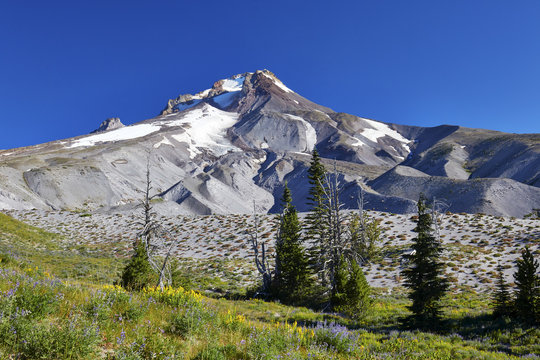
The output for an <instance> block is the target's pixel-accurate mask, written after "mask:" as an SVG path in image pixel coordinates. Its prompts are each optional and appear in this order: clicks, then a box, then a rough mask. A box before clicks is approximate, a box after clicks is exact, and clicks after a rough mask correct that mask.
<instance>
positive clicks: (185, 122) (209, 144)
mask: <svg viewBox="0 0 540 360" xmlns="http://www.w3.org/2000/svg"><path fill="white" fill-rule="evenodd" d="M237 121H238V114H236V113H232V112H227V111H223V110H220V109H217V108H215V107H213V106H211V105H208V104H204V105H203V107H202V108H200V109H193V110H191V111H189V112H187V113H185V114H183V116H182V117H181V118H179V119H175V120H165V121H156V122H154V123H152V124H136V125H130V126H126V127H123V128H120V129H116V130H112V131H107V132H105V133H102V134H97V135H90V136H86V137H84V138H82V139H78V140H75V141H74V142H73V143H72V144H71V145H69V146H68V148H74V147H80V146H94V145H96V144H99V143H104V142H115V141H123V140H130V139H136V138H140V137H143V136H146V135H149V134H152V133H155V132H157V131H160V130H167V128H170V127H182V128H183V130H184V131H183V132H181V133H178V134H174V135H171V138H172V139H174V140H176V141H178V142H181V143H186V144H187V148H188V151H189V152H190V157H191V158H194V157H195V156H196V155H198V154H200V153H201V151H200V150H199V149H198V148H199V147H204V148H208V149H209V150H210V151H211V152H212V153H214V155H217V156H219V155H223V154H225V153H227V152H228V151H237V150H239V149H238V148H237V147H236V146H234V145H232V144H231V142H230V141H229V140H228V139H227V138H226V137H225V135H226V132H227V129H228V128H230V127H231V126H233V125H234V124H235V123H236V122H237ZM161 145H171V146H174V145H173V143H171V141H170V139H169V138H167V137H165V136H164V137H163V138H162V140H161V141H159V142H157V143H155V144H154V148H159V147H160V146H161Z"/></svg>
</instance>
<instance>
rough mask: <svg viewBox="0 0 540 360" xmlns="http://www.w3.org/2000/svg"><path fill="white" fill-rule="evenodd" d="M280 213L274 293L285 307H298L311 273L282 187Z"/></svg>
mask: <svg viewBox="0 0 540 360" xmlns="http://www.w3.org/2000/svg"><path fill="white" fill-rule="evenodd" d="M282 202H283V207H284V209H283V212H282V214H281V215H280V225H279V232H278V238H277V241H276V267H275V274H274V284H273V287H274V293H275V294H276V295H277V297H278V298H279V299H280V300H281V301H282V302H283V303H287V304H297V303H301V302H302V301H303V300H304V299H305V298H306V297H307V295H308V293H309V289H310V283H311V273H310V268H309V266H308V263H309V261H308V257H307V255H306V253H305V250H304V248H303V247H302V242H301V231H302V228H301V226H300V222H299V221H298V214H297V212H296V209H295V207H294V206H293V205H292V196H291V192H290V190H289V188H288V186H287V184H285V189H284V191H283V198H282Z"/></svg>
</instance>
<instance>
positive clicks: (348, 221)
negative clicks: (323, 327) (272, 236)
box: [249, 150, 380, 317]
mask: <svg viewBox="0 0 540 360" xmlns="http://www.w3.org/2000/svg"><path fill="white" fill-rule="evenodd" d="M308 177H309V183H310V191H309V197H308V199H306V200H307V202H308V204H309V205H310V206H311V208H312V210H311V212H310V213H309V214H308V215H307V217H306V219H305V221H304V222H303V223H302V222H301V221H300V220H299V218H298V213H297V211H296V209H295V207H294V206H293V205H292V194H291V191H290V190H289V187H288V185H287V184H285V186H284V190H283V196H282V198H281V203H282V211H281V213H280V214H279V215H278V220H279V228H278V231H277V234H276V241H275V253H274V254H272V255H274V259H275V261H274V266H273V268H271V267H270V264H269V262H268V257H269V256H270V255H271V254H268V250H267V249H266V248H265V246H264V243H261V242H260V241H259V239H258V235H257V226H258V223H257V222H258V219H257V216H256V215H255V231H253V232H252V233H251V234H249V236H250V238H249V241H250V243H251V247H252V250H253V252H254V258H255V262H256V266H257V269H258V271H259V273H260V275H261V277H262V280H263V281H262V286H261V287H260V289H259V291H258V295H262V296H264V297H266V298H269V299H275V300H279V301H281V302H283V303H285V304H292V305H311V306H313V305H320V306H322V307H323V308H324V309H327V310H334V311H339V312H342V313H345V314H348V315H349V316H352V317H360V316H362V315H363V314H364V313H365V311H366V309H367V308H368V307H369V304H370V296H369V295H370V288H369V285H368V283H367V281H366V279H365V277H364V274H363V272H362V269H361V266H363V265H364V264H365V263H367V262H368V261H370V260H372V259H373V258H374V257H375V256H376V255H377V252H378V247H377V242H378V241H379V237H380V229H379V226H378V222H377V221H376V220H375V219H368V218H367V215H366V214H365V212H364V211H363V204H361V203H360V204H359V205H360V206H359V211H358V212H355V213H351V214H345V212H344V209H343V204H342V203H341V202H340V199H339V195H340V191H341V187H340V184H339V182H338V178H337V172H336V171H334V172H333V173H330V172H327V171H326V169H325V168H324V166H323V164H322V162H321V159H320V157H319V155H318V153H317V151H316V150H314V151H313V154H312V159H311V164H310V168H309V170H308ZM361 198H362V196H361Z"/></svg>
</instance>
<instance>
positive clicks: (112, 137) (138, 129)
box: [68, 124, 161, 148]
mask: <svg viewBox="0 0 540 360" xmlns="http://www.w3.org/2000/svg"><path fill="white" fill-rule="evenodd" d="M160 129H161V127H160V126H157V125H155V124H139V125H131V126H126V127H123V128H120V129H116V130H112V131H108V132H106V133H101V134H98V135H91V136H87V137H84V138H82V139H78V140H75V141H74V142H73V143H72V144H71V145H70V146H68V148H74V147H80V146H94V145H96V144H97V143H101V142H111V141H121V140H130V139H135V138H139V137H143V136H146V135H149V134H152V133H154V132H156V131H159V130H160Z"/></svg>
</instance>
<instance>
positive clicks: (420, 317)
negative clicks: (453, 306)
mask: <svg viewBox="0 0 540 360" xmlns="http://www.w3.org/2000/svg"><path fill="white" fill-rule="evenodd" d="M414 231H415V232H416V233H417V234H418V235H417V236H416V237H415V238H414V239H413V245H412V249H413V253H412V254H411V255H409V256H408V260H409V266H408V267H407V268H405V269H404V270H403V271H402V274H403V276H404V277H405V279H406V281H405V286H406V287H408V288H409V289H411V292H410V294H409V298H410V299H411V300H412V305H411V306H410V307H409V308H410V310H411V311H412V312H413V314H414V315H413V319H412V320H414V322H415V323H416V325H418V326H422V325H428V324H430V323H431V322H433V321H434V320H437V319H438V318H439V316H440V312H441V311H440V303H439V300H440V299H441V298H442V297H443V296H444V294H445V292H446V291H447V290H448V280H447V279H446V278H444V277H443V275H444V268H443V267H444V264H443V263H442V262H441V261H440V259H439V258H440V255H441V253H442V251H443V249H442V245H441V243H440V242H439V241H437V240H436V238H435V237H434V236H433V229H432V219H431V215H430V213H429V210H428V208H427V204H426V200H425V198H424V196H423V195H421V196H420V199H419V200H418V220H417V224H416V227H415V229H414Z"/></svg>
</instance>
